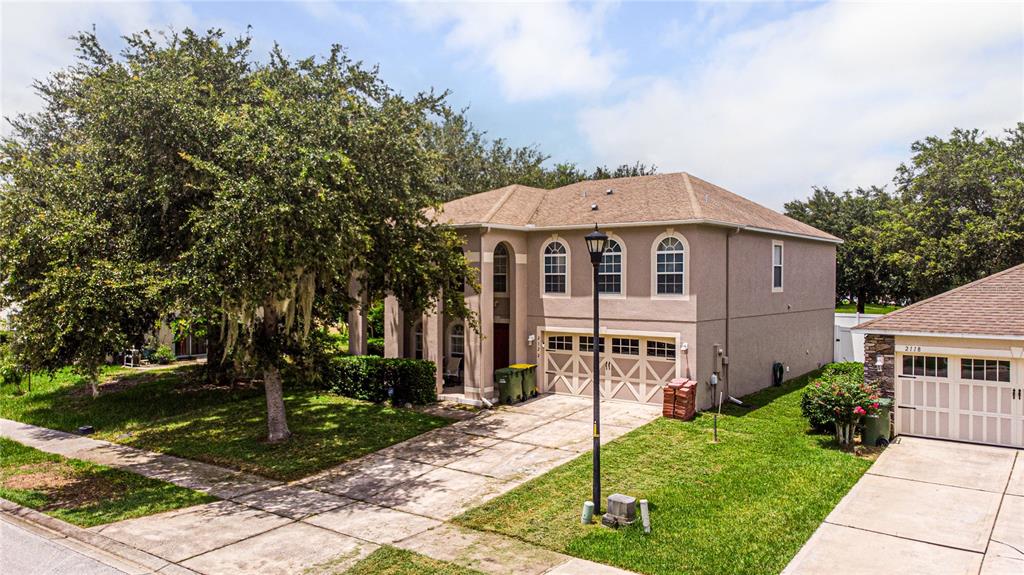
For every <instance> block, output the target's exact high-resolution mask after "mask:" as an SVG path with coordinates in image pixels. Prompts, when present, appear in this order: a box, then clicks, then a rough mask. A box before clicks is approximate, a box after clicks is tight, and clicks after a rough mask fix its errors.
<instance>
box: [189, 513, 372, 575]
mask: <svg viewBox="0 0 1024 575" xmlns="http://www.w3.org/2000/svg"><path fill="white" fill-rule="evenodd" d="M376 548H377V546H376V545H373V544H372V543H367V542H365V541H360V540H358V539H356V538H354V537H348V536H346V535H341V534H340V533H335V532H333V531H328V530H326V529H320V528H319V527H314V526H312V525H307V524H305V523H292V524H290V525H285V526H284V527H280V528H277V529H274V530H271V531H267V532H265V533H261V534H260V535H257V536H255V537H252V538H249V539H245V540H244V541H240V542H238V543H234V544H232V545H228V546H227V547H222V548H220V549H216V550H213V551H210V552H209V553H204V554H202V555H200V556H198V557H193V558H192V559H189V560H188V561H185V562H184V563H183V565H184V566H185V567H187V568H189V569H193V570H195V571H199V572H200V573H209V574H217V575H251V574H253V573H259V574H260V575H278V574H279V575H291V574H293V573H317V572H330V573H341V572H344V571H345V570H346V569H347V568H348V567H351V566H352V565H354V564H355V563H356V562H357V561H359V560H360V559H362V558H363V557H366V556H367V555H369V554H370V553H372V552H373V551H374V550H375V549H376Z"/></svg>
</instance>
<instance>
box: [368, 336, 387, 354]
mask: <svg viewBox="0 0 1024 575" xmlns="http://www.w3.org/2000/svg"><path fill="white" fill-rule="evenodd" d="M366 354H367V355H376V356H377V357H384V338H382V337H371V338H367V340H366Z"/></svg>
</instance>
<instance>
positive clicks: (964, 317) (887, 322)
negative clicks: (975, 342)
mask: <svg viewBox="0 0 1024 575" xmlns="http://www.w3.org/2000/svg"><path fill="white" fill-rule="evenodd" d="M854 329H857V330H859V331H860V330H862V331H865V332H868V333H878V332H882V333H935V334H940V333H941V334H970V335H991V336H1014V337H1024V264H1021V265H1019V266H1016V267H1012V268H1010V269H1008V270H1003V271H1001V272H999V273H996V274H992V275H990V276H988V277H986V278H982V279H980V280H978V281H976V282H972V283H969V284H967V285H964V286H960V287H958V288H956V289H952V290H950V291H948V292H946V293H941V294H939V295H937V296H935V297H932V298H929V299H926V300H924V301H920V302H918V303H915V304H914V305H911V306H907V307H905V308H903V309H899V310H896V311H894V312H892V313H889V314H887V315H884V316H882V317H880V318H876V319H873V320H871V321H867V322H864V323H862V324H860V325H858V326H857V327H856V328H854Z"/></svg>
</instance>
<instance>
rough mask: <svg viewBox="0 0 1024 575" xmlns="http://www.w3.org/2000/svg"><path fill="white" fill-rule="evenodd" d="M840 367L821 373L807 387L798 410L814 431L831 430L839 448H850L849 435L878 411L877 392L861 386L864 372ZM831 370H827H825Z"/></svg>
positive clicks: (851, 435) (850, 438)
mask: <svg viewBox="0 0 1024 575" xmlns="http://www.w3.org/2000/svg"><path fill="white" fill-rule="evenodd" d="M849 365H850V364H840V365H839V366H838V367H836V368H834V369H828V368H826V370H825V371H824V372H823V373H822V377H821V378H820V379H817V380H815V381H814V382H813V383H811V384H810V385H808V386H807V389H806V390H805V391H804V394H803V397H802V398H801V402H800V407H801V411H802V412H803V413H804V415H805V416H806V417H807V418H808V419H809V420H811V422H812V424H814V425H815V426H816V427H817V426H818V425H819V424H823V427H825V428H831V429H832V430H833V431H834V433H835V437H836V440H837V441H838V442H839V445H841V446H843V447H847V446H849V445H851V444H853V433H854V430H855V429H856V427H857V424H858V423H859V422H860V420H861V418H862V417H864V416H865V415H871V414H873V413H875V412H877V411H878V397H879V396H878V390H876V389H875V388H874V387H872V386H871V385H868V384H867V383H864V370H863V367H862V366H860V365H859V364H853V365H856V366H858V367H860V368H861V369H860V370H859V371H858V370H855V369H853V368H851V367H848V366H849ZM829 367H831V366H829Z"/></svg>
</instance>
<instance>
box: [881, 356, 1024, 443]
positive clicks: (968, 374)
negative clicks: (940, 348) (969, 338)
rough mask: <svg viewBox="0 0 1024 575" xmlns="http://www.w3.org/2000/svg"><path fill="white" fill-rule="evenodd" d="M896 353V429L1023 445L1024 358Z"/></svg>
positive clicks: (951, 437)
mask: <svg viewBox="0 0 1024 575" xmlns="http://www.w3.org/2000/svg"><path fill="white" fill-rule="evenodd" d="M904 347H906V348H909V349H908V350H905V351H903V352H897V354H896V432H897V433H901V434H904V435H918V436H923V437H938V438H944V439H954V440H958V441H970V442H974V443H988V444H992V445H1007V446H1013V447H1022V446H1024V398H1022V395H1024V392H1022V388H1024V384H1022V383H1021V381H1022V379H1021V378H1022V375H1024V374H1022V373H1021V370H1022V362H1021V360H1017V359H1011V358H1007V357H996V356H989V357H986V355H984V354H972V355H970V356H967V355H964V356H956V355H940V354H932V353H928V352H916V351H914V346H904Z"/></svg>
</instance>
